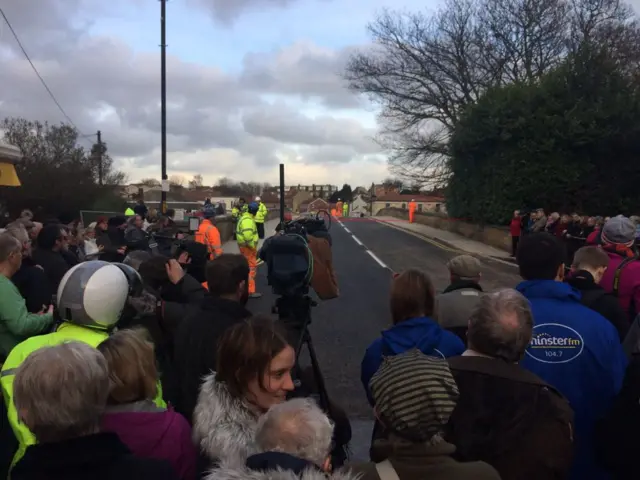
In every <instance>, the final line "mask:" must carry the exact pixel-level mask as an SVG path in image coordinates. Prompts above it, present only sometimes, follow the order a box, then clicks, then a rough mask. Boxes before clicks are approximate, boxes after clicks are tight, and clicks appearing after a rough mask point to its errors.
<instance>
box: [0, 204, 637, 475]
mask: <svg viewBox="0 0 640 480" xmlns="http://www.w3.org/2000/svg"><path fill="white" fill-rule="evenodd" d="M136 215H137V216H140V218H137V217H136V216H134V217H133V219H132V220H129V221H128V222H126V224H127V226H126V227H124V228H123V227H122V224H121V223H120V220H114V219H100V221H98V222H96V224H95V225H92V226H89V227H88V229H92V231H93V232H94V233H95V236H96V237H97V238H99V237H100V236H104V235H106V236H107V239H108V241H109V242H107V241H106V240H105V241H100V242H99V243H98V242H97V243H96V244H97V245H98V244H99V245H102V248H98V250H99V257H100V259H99V260H94V259H91V258H87V257H84V258H83V257H80V256H79V254H78V253H77V252H76V251H75V249H73V248H72V246H73V243H72V242H70V239H69V237H70V236H71V234H72V231H73V228H74V227H73V226H68V225H61V224H60V223H57V222H56V223H54V222H51V223H48V222H47V223H46V224H44V225H42V224H38V223H36V222H34V221H33V219H32V218H29V217H28V215H25V216H23V217H21V218H19V219H17V220H16V221H15V222H13V223H11V224H10V225H8V226H7V228H6V229H5V230H4V231H3V232H2V233H0V297H1V298H2V302H0V362H1V363H2V369H1V371H0V385H1V387H2V393H3V395H2V401H3V410H4V413H3V414H2V420H3V422H2V426H1V428H0V460H1V461H0V463H1V467H2V469H3V470H2V473H1V475H3V476H7V475H9V472H10V477H11V479H13V480H23V479H29V480H31V479H38V480H44V479H48V480H49V479H71V480H73V479H80V478H82V479H86V478H96V479H105V480H106V479H115V478H118V480H126V479H134V478H136V479H139V478H159V479H183V480H194V479H197V478H206V479H208V480H218V479H219V480H235V479H238V480H240V479H249V480H254V479H255V480H268V479H277V480H280V479H282V480H293V479H296V478H298V479H304V480H316V479H318V480H319V479H323V478H325V479H326V478H331V479H335V480H357V479H364V480H388V479H400V480H414V479H423V478H427V479H434V480H467V479H468V480H499V479H502V480H541V479H571V480H578V479H579V480H585V479H589V480H590V479H593V480H600V479H603V480H604V479H608V478H613V479H632V478H635V470H636V468H635V461H634V456H633V451H634V446H635V444H634V442H633V435H634V434H635V430H636V429H635V426H636V425H637V424H638V423H639V422H640V404H639V403H638V398H639V396H640V360H639V359H640V357H637V356H636V355H637V354H638V353H639V351H640V350H639V349H638V346H639V343H640V326H638V322H637V320H636V311H635V305H636V295H640V270H638V269H640V261H639V260H638V257H637V256H636V252H635V246H634V242H635V224H634V222H633V221H632V220H631V219H628V218H625V217H615V218H612V219H610V220H609V221H608V222H606V223H605V224H604V225H603V226H602V228H601V231H600V235H599V239H598V241H597V242H598V245H596V246H585V247H581V248H579V249H577V250H576V251H575V252H574V254H573V261H571V262H569V261H568V260H567V256H566V253H567V252H566V250H567V249H566V244H565V243H564V242H563V240H562V239H561V238H559V237H558V236H557V235H554V234H551V233H548V232H532V233H530V234H528V235H524V236H523V237H522V239H521V240H520V242H519V245H518V248H517V251H516V262H517V264H518V266H519V271H520V275H521V277H522V278H523V281H522V282H521V283H520V284H518V285H517V286H515V288H513V289H503V290H499V291H497V292H492V293H488V292H484V291H483V288H482V286H481V285H482V270H483V265H482V263H481V262H480V261H479V260H478V259H477V258H475V257H472V256H468V255H462V256H458V257H455V258H452V259H451V260H450V262H449V263H448V268H449V272H450V277H451V282H450V285H449V286H448V287H447V288H446V289H445V290H444V292H443V293H441V294H436V292H435V289H434V285H433V283H432V281H431V279H430V277H429V275H428V272H422V271H418V270H413V269H412V270H408V271H405V272H402V273H399V274H397V275H395V276H394V278H393V279H392V281H391V288H390V294H389V305H390V323H391V327H390V328H388V329H386V330H385V331H383V332H382V333H381V336H380V338H377V339H374V340H373V342H372V343H371V345H370V346H369V348H368V349H367V350H366V351H365V352H362V353H363V360H362V371H361V381H362V387H363V398H367V399H368V401H369V403H370V405H371V407H372V411H373V413H374V414H375V418H376V421H375V426H374V430H373V432H372V438H371V445H370V452H369V453H370V459H369V461H362V459H357V461H356V459H349V458H348V451H349V448H348V443H349V441H350V437H351V430H350V425H349V421H348V418H347V417H346V414H345V413H344V411H342V409H341V408H340V403H341V399H340V398H331V399H330V402H331V408H330V409H324V410H323V409H321V408H320V406H319V404H318V403H317V402H316V400H315V398H316V395H313V393H314V387H315V382H314V380H315V379H314V378H313V372H312V370H311V369H308V368H307V369H305V368H303V367H302V366H301V365H299V364H298V362H297V355H296V351H295V346H297V345H298V340H299V338H294V337H296V336H297V335H298V334H299V332H297V333H296V335H294V334H293V332H291V331H288V330H287V327H286V325H284V324H283V323H282V322H280V321H279V320H278V319H276V318H273V317H272V316H270V315H263V314H259V313H256V312H251V311H249V310H248V309H247V302H248V299H249V292H250V290H249V289H250V287H249V285H250V282H251V274H250V265H249V263H248V261H247V259H246V258H245V256H243V255H234V254H228V253H220V254H216V255H214V256H213V257H211V256H210V251H209V249H208V248H207V246H206V245H203V244H202V243H198V242H183V243H182V244H181V245H182V246H181V247H180V248H179V249H178V250H175V251H174V250H173V249H172V251H171V256H168V255H162V254H159V253H157V252H156V253H155V254H153V253H151V252H149V251H148V249H146V248H129V246H130V245H131V244H132V243H127V238H129V239H131V238H134V237H131V235H129V236H127V235H126V231H127V229H133V228H142V226H141V225H138V224H139V223H140V221H141V220H142V217H141V215H138V214H136ZM167 225H168V223H167ZM75 228H78V227H75ZM114 230H117V232H114ZM84 233H85V237H84V240H85V241H91V239H92V237H91V236H87V235H86V230H85V231H84ZM120 233H122V234H123V235H124V236H125V237H124V243H120V242H121V240H120V239H122V238H123V237H121V236H120ZM116 234H117V236H115V235H116ZM114 239H118V241H114ZM76 246H77V243H76ZM124 247H127V248H124ZM109 255H113V256H111V257H109ZM105 257H106V258H105ZM565 266H567V267H569V268H568V270H567V269H566V268H565ZM27 269H30V270H29V271H28V272H27ZM21 271H22V272H23V273H22V274H20V272H21ZM24 278H28V279H29V280H28V281H27V280H24ZM21 279H22V280H21ZM36 279H37V281H38V282H40V283H39V284H38V285H39V286H37V287H32V288H29V287H28V285H30V284H31V283H30V282H36ZM42 289H44V292H46V294H44V295H43V294H42V293H41V290H42ZM592 290H594V291H595V290H598V294H597V295H596V294H594V293H593V292H592ZM37 294H40V295H41V296H40V297H37V296H36V295H37ZM46 297H48V298H46ZM54 297H55V298H54ZM587 298H590V300H587ZM52 305H55V308H53V306H52ZM336 334H337V335H339V332H337V333H336ZM354 381H357V380H356V379H354ZM325 410H329V411H328V412H327V411H325Z"/></svg>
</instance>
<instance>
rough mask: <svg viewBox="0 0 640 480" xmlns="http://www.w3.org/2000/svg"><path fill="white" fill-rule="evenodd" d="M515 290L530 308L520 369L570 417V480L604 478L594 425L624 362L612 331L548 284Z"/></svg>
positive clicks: (570, 292)
mask: <svg viewBox="0 0 640 480" xmlns="http://www.w3.org/2000/svg"><path fill="white" fill-rule="evenodd" d="M516 289H517V290H518V291H519V292H520V293H522V294H523V295H524V296H525V297H527V298H528V299H529V301H530V302H531V309H532V311H533V321H534V327H533V338H532V340H531V343H530V344H529V347H528V348H527V351H526V354H525V358H524V359H523V360H522V362H521V363H520V364H521V365H522V366H523V367H524V368H526V369H528V370H530V371H531V372H533V373H535V374H536V375H538V376H539V377H540V378H542V379H543V380H545V381H546V382H548V383H549V384H551V385H552V386H554V387H555V388H557V389H558V390H559V391H560V393H562V394H563V395H564V396H565V397H567V399H568V400H569V403H570V404H571V407H572V408H573V411H574V413H575V436H574V438H575V445H576V448H575V456H574V461H573V467H572V471H571V477H570V478H571V479H572V480H578V479H580V480H584V479H587V478H588V479H589V480H601V479H608V478H610V477H609V475H608V474H607V473H606V472H605V471H604V470H603V469H601V468H600V467H599V466H598V463H597V461H596V454H595V451H594V442H595V439H594V428H595V424H596V422H597V421H598V420H599V419H601V418H603V417H604V416H605V415H606V414H607V413H608V412H609V410H610V409H611V406H612V404H613V399H614V397H615V396H616V395H617V394H618V392H619V391H620V388H621V387H622V380H623V378H624V374H625V369H626V366H627V359H626V356H625V354H624V351H623V349H622V345H621V344H620V338H619V336H618V333H617V332H616V329H615V327H614V326H613V325H612V324H611V323H610V322H609V321H607V320H606V319H605V318H604V317H602V316H601V315H600V314H599V313H596V312H594V311H593V310H591V309H589V308H587V307H585V306H583V305H582V304H581V303H580V298H581V295H580V292H578V291H577V290H575V289H574V288H572V287H571V286H570V285H568V284H566V283H561V282H555V281H553V280H530V281H525V282H522V283H520V284H519V285H518V286H517V287H516Z"/></svg>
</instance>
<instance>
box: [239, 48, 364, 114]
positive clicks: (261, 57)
mask: <svg viewBox="0 0 640 480" xmlns="http://www.w3.org/2000/svg"><path fill="white" fill-rule="evenodd" d="M353 50H354V49H353V48H345V49H342V50H340V51H334V50H330V49H326V48H321V47H318V46H316V45H313V44H312V43H309V42H298V43H295V44H293V45H290V46H288V47H286V48H282V49H279V50H277V51H275V52H271V53H270V54H268V55H265V54H259V53H250V54H248V55H246V56H245V58H244V62H243V67H244V68H243V71H242V74H241V76H240V82H241V84H242V86H244V87H245V88H248V89H250V90H252V91H260V92H269V93H274V94H279V95H299V96H300V97H302V98H303V99H319V100H320V101H321V102H322V103H324V104H325V105H326V106H327V107H334V108H359V107H362V106H363V104H362V100H361V98H359V97H357V96H355V95H354V94H353V93H351V92H350V91H348V90H347V89H346V84H345V82H344V80H343V79H342V78H341V72H342V71H344V66H345V64H346V62H347V60H348V58H349V55H350V54H351V52H353Z"/></svg>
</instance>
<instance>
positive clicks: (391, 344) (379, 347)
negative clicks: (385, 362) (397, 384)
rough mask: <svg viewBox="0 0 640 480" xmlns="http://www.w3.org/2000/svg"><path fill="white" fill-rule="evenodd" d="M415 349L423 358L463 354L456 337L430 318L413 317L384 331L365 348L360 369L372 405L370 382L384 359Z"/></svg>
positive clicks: (459, 341) (463, 348) (462, 348)
mask: <svg viewBox="0 0 640 480" xmlns="http://www.w3.org/2000/svg"><path fill="white" fill-rule="evenodd" d="M414 348H418V349H419V350H420V351H421V352H422V353H424V354H425V355H433V356H439V357H443V358H449V357H455V356H456V355H460V354H462V352H464V350H465V347H464V344H463V343H462V341H461V340H460V339H459V338H458V336H457V335H455V334H453V333H451V332H449V331H447V330H443V329H442V328H441V327H440V325H438V324H437V323H436V322H435V320H432V319H431V318H429V317H418V318H412V319H411V320H405V321H404V322H400V323H398V324H396V325H394V326H393V327H391V328H389V329H387V330H384V331H383V332H382V337H380V338H378V339H376V340H374V341H373V343H372V344H371V345H369V348H367V351H366V353H365V354H364V358H363V359H362V365H361V367H360V380H362V386H363V387H364V391H365V392H366V394H367V398H368V399H369V403H370V404H371V405H373V399H372V398H371V392H370V391H369V381H370V380H371V377H373V376H374V375H375V373H376V372H377V371H378V368H379V367H380V364H381V363H382V357H383V356H391V355H397V354H399V353H404V352H407V351H409V350H412V349H414Z"/></svg>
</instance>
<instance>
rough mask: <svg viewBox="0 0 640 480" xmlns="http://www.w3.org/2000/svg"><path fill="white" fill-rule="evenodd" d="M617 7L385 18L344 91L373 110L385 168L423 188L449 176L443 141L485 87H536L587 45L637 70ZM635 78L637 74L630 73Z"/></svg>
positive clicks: (576, 5) (633, 33)
mask: <svg viewBox="0 0 640 480" xmlns="http://www.w3.org/2000/svg"><path fill="white" fill-rule="evenodd" d="M631 18H632V14H631V11H630V10H629V7H628V6H626V5H625V4H624V3H622V2H621V1H620V0H446V2H445V4H444V6H443V7H442V8H441V9H440V10H438V11H436V12H435V13H433V14H428V13H401V12H393V11H389V10H387V11H384V12H383V13H382V14H381V15H380V16H379V17H378V18H377V19H376V20H375V21H374V22H372V23H371V24H370V25H369V26H368V30H369V34H370V36H371V37H372V39H373V40H374V46H373V47H372V48H370V49H367V50H361V51H359V52H356V53H355V54H353V55H352V56H351V58H350V60H349V62H348V63H347V66H346V69H345V72H344V77H345V79H346V81H347V82H348V85H349V87H350V88H351V89H352V90H353V91H355V92H357V93H361V94H364V95H367V96H368V97H369V98H370V99H371V100H372V101H373V102H374V103H376V104H377V105H378V106H379V107H380V115H379V121H380V126H381V133H380V135H379V138H378V139H377V140H378V143H380V145H381V146H382V147H384V148H385V149H386V150H388V152H389V164H390V168H391V171H392V172H393V173H394V174H395V175H397V176H399V177H401V178H403V179H410V180H417V181H418V182H420V183H421V184H422V185H423V186H433V185H442V184H443V183H444V182H446V180H447V178H448V174H449V168H448V158H449V152H448V142H449V137H450V135H451V133H452V131H453V130H454V129H455V127H456V125H457V123H458V121H459V119H460V116H461V115H462V114H463V113H464V111H465V108H466V107H467V106H469V105H472V104H474V103H475V102H476V101H477V99H478V98H479V97H480V96H481V95H482V94H483V93H484V92H485V91H486V90H487V89H489V88H492V87H499V86H502V85H504V84H507V83H512V82H531V81H537V79H539V78H540V77H541V76H542V75H544V74H546V73H548V72H549V71H550V70H552V69H553V68H555V67H556V66H557V65H558V64H559V63H560V62H561V61H562V60H563V59H564V58H566V55H567V54H568V53H569V52H570V51H572V49H575V48H577V46H579V45H582V44H584V43H585V42H587V41H590V42H594V43H596V44H598V45H608V48H610V49H611V50H612V51H614V52H616V55H618V57H620V58H623V54H624V58H625V59H626V60H627V61H628V62H631V63H632V64H633V66H634V68H635V67H636V66H637V65H640V47H639V46H640V35H638V28H637V25H636V23H635V21H631ZM635 71H637V68H635Z"/></svg>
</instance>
